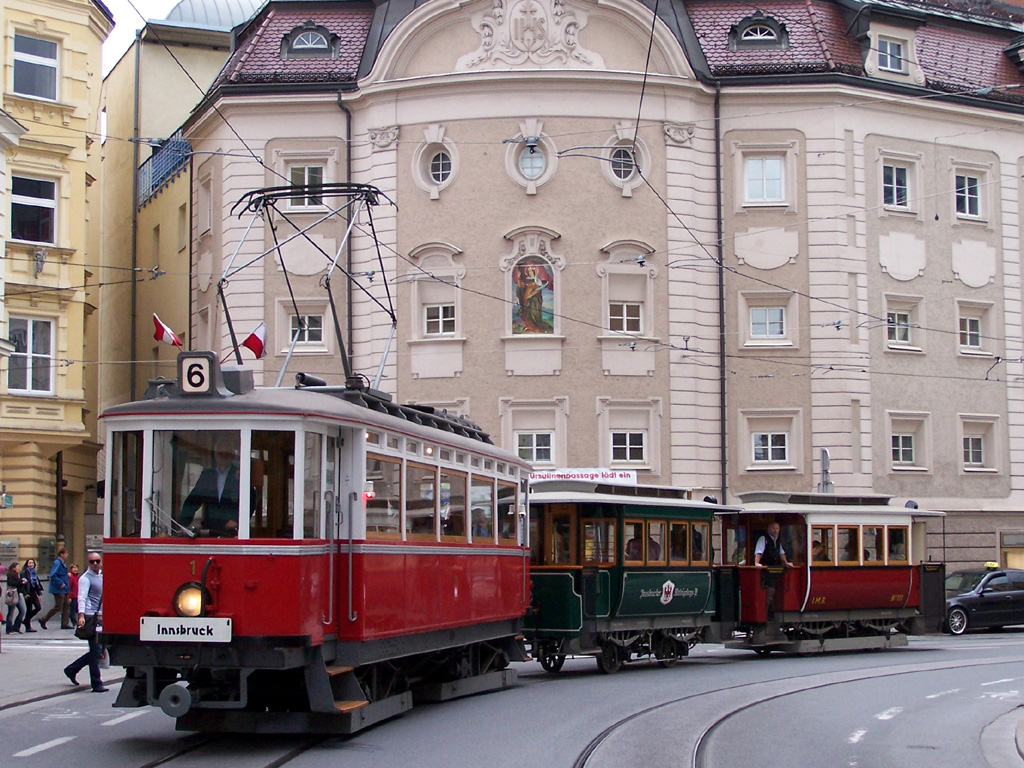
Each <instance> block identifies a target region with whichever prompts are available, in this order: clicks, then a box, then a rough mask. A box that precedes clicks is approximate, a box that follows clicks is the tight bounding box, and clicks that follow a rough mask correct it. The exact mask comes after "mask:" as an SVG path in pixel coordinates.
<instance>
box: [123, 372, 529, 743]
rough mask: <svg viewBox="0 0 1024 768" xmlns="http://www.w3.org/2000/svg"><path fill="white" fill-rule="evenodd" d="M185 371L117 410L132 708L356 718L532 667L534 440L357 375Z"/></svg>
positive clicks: (185, 718)
mask: <svg viewBox="0 0 1024 768" xmlns="http://www.w3.org/2000/svg"><path fill="white" fill-rule="evenodd" d="M178 372H179V377H178V380H177V381H176V382H175V381H155V382H152V383H151V385H150V388H149V390H148V391H147V395H146V398H145V399H144V400H142V401H139V402H135V403H129V404H126V405H121V406H117V407H114V408H111V409H110V410H108V411H107V412H106V413H105V414H104V417H103V419H104V423H105V425H106V429H107V431H108V440H107V446H108V452H107V467H106V473H105V474H106V489H107V492H106V494H105V495H106V499H105V522H104V525H105V531H104V533H105V542H104V553H105V558H104V559H105V576H106V578H105V586H106V594H105V596H104V606H103V608H104V627H103V634H104V641H105V643H106V644H107V647H108V648H109V652H110V658H111V660H112V661H113V663H115V664H118V665H122V666H124V667H125V668H126V670H127V677H126V680H125V682H124V684H123V685H122V688H121V691H120V694H119V695H118V697H117V702H116V706H119V707H137V706H145V705H151V704H152V705H159V706H160V707H161V708H162V709H163V710H164V711H165V712H166V713H167V714H169V715H171V716H173V717H175V718H176V719H177V726H178V728H179V729H182V730H216V731H262V732H310V731H316V732H334V733H351V732H354V731H356V730H359V729H361V728H364V727H366V726H367V725H370V724H371V723H374V722H377V721H379V720H381V719H384V718H387V717H391V716H393V715H395V714H398V713H400V712H403V711H405V710H407V709H409V708H410V707H411V706H412V703H413V700H414V697H416V698H419V699H427V700H439V699H445V698H450V697H454V696H460V695H466V694H469V693H475V692H478V691H481V690H488V689H492V688H499V687H505V686H508V685H511V684H512V683H513V682H514V680H515V673H514V671H513V670H511V669H508V668H507V667H508V664H509V662H510V661H515V660H523V659H525V658H526V657H525V652H524V649H523V646H522V638H521V635H520V631H521V627H522V617H523V615H524V613H525V611H526V609H527V607H528V605H529V592H528V590H529V584H528V561H529V551H528V549H527V547H526V546H525V538H524V537H525V532H524V530H523V521H524V519H525V506H524V505H525V477H526V474H527V472H528V467H527V466H526V465H525V464H524V463H523V462H522V461H521V460H520V459H518V458H517V457H516V456H515V455H513V454H509V453H507V452H505V451H502V450H500V449H499V448H497V447H495V446H494V445H493V444H491V442H490V440H489V438H488V437H487V435H486V434H484V433H482V432H481V431H480V429H479V428H478V427H476V425H474V424H473V423H472V422H469V421H467V420H464V419H461V418H459V417H455V416H451V415H449V414H447V413H439V412H434V410H433V409H431V408H427V407H411V406H398V405H396V404H394V403H392V402H390V399H389V398H388V397H387V396H386V395H382V394H381V393H377V392H374V391H372V390H368V389H366V388H359V387H355V386H352V385H351V384H350V385H349V386H347V387H329V386H326V385H324V384H323V382H320V381H319V380H313V379H312V377H303V376H302V375H301V374H300V375H299V376H298V377H297V380H300V381H304V382H305V383H306V384H307V385H305V386H303V385H301V384H300V385H297V386H296V388H294V389H284V388H275V389H270V388H268V389H256V388H254V387H253V386H252V372H251V371H249V370H247V369H244V368H240V367H239V368H235V367H225V368H224V369H223V371H221V369H220V367H219V365H218V363H217V359H216V357H214V356H213V355H212V354H211V353H205V352H198V353H196V352H193V353H182V354H181V355H179V360H178ZM311 381H312V382H313V385H308V384H309V383H310V382H311ZM239 510H245V514H239V513H238V512H239Z"/></svg>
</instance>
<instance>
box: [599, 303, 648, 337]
mask: <svg viewBox="0 0 1024 768" xmlns="http://www.w3.org/2000/svg"><path fill="white" fill-rule="evenodd" d="M607 306H608V330H610V331H611V332H612V333H624V334H628V335H630V336H639V335H641V334H642V333H643V330H644V304H643V302H642V301H628V300H626V301H616V300H611V301H609V302H608V305H607ZM633 308H635V310H636V312H635V313H633V312H631V311H630V310H631V309H633ZM616 326H618V327H616Z"/></svg>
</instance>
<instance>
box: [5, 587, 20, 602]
mask: <svg viewBox="0 0 1024 768" xmlns="http://www.w3.org/2000/svg"><path fill="white" fill-rule="evenodd" d="M17 604H18V589H17V588H16V587H8V588H7V593H6V594H5V595H4V605H11V606H14V605H17Z"/></svg>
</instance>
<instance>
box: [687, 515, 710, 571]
mask: <svg viewBox="0 0 1024 768" xmlns="http://www.w3.org/2000/svg"><path fill="white" fill-rule="evenodd" d="M710 549H711V526H710V524H709V523H692V524H691V526H690V564H691V565H707V564H708V562H709V561H710V559H711V558H710Z"/></svg>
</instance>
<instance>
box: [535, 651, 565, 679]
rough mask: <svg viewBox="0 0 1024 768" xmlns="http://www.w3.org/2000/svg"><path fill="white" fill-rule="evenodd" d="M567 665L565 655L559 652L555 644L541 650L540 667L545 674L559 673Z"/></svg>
mask: <svg viewBox="0 0 1024 768" xmlns="http://www.w3.org/2000/svg"><path fill="white" fill-rule="evenodd" d="M563 664H565V654H564V653H558V652H557V646H556V645H554V644H551V645H545V646H544V647H543V648H541V650H540V665H541V667H542V668H543V669H544V671H545V672H552V673H554V672H558V671H559V670H561V669H562V665H563Z"/></svg>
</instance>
